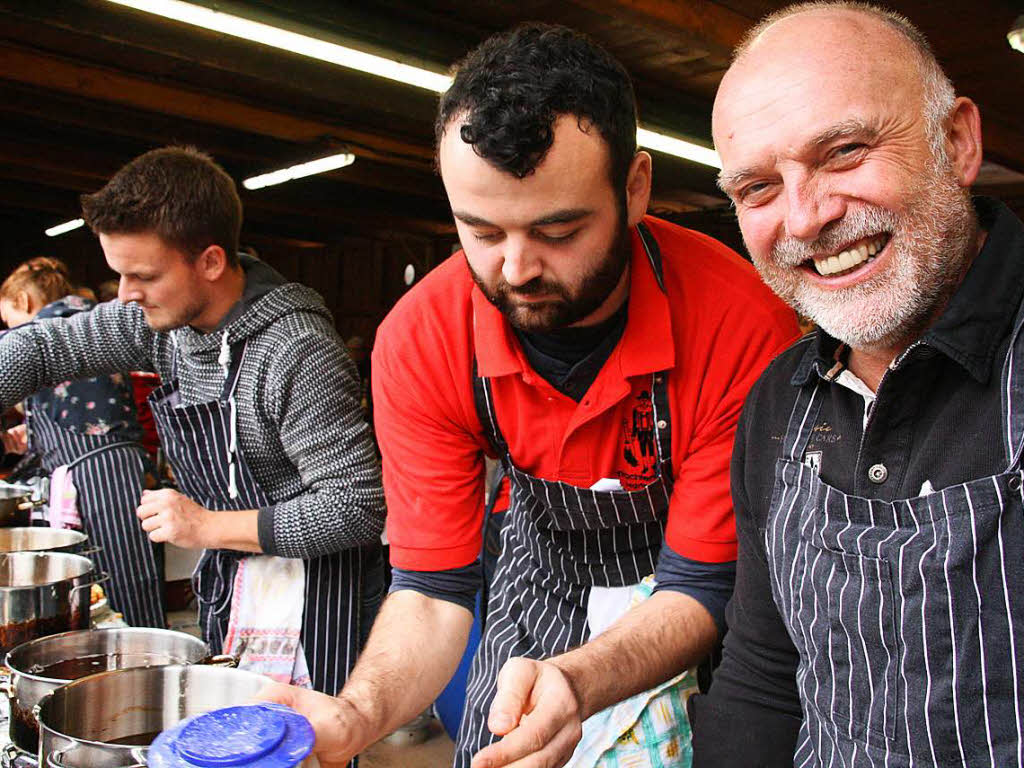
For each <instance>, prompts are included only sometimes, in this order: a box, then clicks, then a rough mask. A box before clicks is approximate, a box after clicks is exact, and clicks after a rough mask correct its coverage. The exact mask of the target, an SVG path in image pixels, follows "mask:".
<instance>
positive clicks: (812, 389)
mask: <svg viewBox="0 0 1024 768" xmlns="http://www.w3.org/2000/svg"><path fill="white" fill-rule="evenodd" d="M824 386H825V385H824V384H823V383H822V382H821V381H818V382H816V383H815V384H814V385H813V386H804V387H800V393H799V394H798V395H797V398H796V402H794V403H793V410H792V412H791V413H790V415H789V425H788V426H787V427H786V436H785V438H783V442H782V457H783V458H784V459H789V460H790V461H795V462H802V461H803V456H804V451H805V450H806V449H807V444H808V443H809V442H810V440H811V434H812V433H813V431H814V425H815V423H816V422H817V419H818V413H819V411H820V410H821V403H822V401H823V400H824V399H825V398H824V397H823V395H822V389H823V387H824Z"/></svg>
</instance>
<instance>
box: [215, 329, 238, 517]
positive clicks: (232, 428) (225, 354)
mask: <svg viewBox="0 0 1024 768" xmlns="http://www.w3.org/2000/svg"><path fill="white" fill-rule="evenodd" d="M217 364H218V365H219V366H220V367H221V368H222V369H223V371H224V381H225V383H226V382H227V380H228V376H230V375H231V345H230V344H228V332H227V330H226V329H225V331H224V334H223V335H222V336H221V337H220V354H219V355H218V356H217ZM228 412H229V414H230V415H229V417H228V420H229V437H228V496H230V497H231V498H232V499H237V498H238V480H237V470H236V469H235V454H236V453H237V451H238V409H237V407H236V406H235V391H234V387H232V388H231V392H230V393H229V394H228Z"/></svg>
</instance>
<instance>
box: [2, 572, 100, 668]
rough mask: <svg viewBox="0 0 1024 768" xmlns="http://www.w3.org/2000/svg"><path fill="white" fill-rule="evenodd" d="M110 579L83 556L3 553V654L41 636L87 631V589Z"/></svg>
mask: <svg viewBox="0 0 1024 768" xmlns="http://www.w3.org/2000/svg"><path fill="white" fill-rule="evenodd" d="M107 578H108V577H107V576H106V575H105V574H100V575H98V574H97V573H96V569H95V566H93V564H92V561H91V560H90V559H89V558H87V557H82V556H81V555H69V554H67V553H64V552H53V553H50V552H12V553H10V554H6V555H0V654H6V653H7V652H8V651H10V650H11V649H12V648H14V647H15V646H18V645H21V644H22V643H26V642H28V641H29V640H35V639H36V638H37V637H43V636H45V635H54V634H57V633H58V632H67V631H69V630H72V629H87V628H88V627H89V587H90V586H92V585H93V584H95V583H98V582H100V581H105V580H106V579H107Z"/></svg>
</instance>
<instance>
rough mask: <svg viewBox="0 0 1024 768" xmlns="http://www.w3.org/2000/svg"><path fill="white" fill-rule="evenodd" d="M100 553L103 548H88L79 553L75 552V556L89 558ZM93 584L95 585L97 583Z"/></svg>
mask: <svg viewBox="0 0 1024 768" xmlns="http://www.w3.org/2000/svg"><path fill="white" fill-rule="evenodd" d="M102 551H103V547H89V548H88V549H83V550H82V551H81V552H75V554H76V555H81V556H82V557H91V556H92V555H95V554H98V553H100V552H102ZM93 583H94V584H96V583H98V582H93Z"/></svg>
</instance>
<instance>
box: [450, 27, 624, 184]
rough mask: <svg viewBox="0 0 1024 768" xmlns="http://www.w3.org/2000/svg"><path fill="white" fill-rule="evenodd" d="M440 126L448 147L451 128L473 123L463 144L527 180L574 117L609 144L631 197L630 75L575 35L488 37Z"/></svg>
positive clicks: (459, 67)
mask: <svg viewBox="0 0 1024 768" xmlns="http://www.w3.org/2000/svg"><path fill="white" fill-rule="evenodd" d="M454 76H455V79H454V82H453V83H452V85H451V87H450V88H449V89H448V90H447V92H445V94H444V95H443V96H442V97H441V103H440V105H439V107H438V111H437V120H436V121H435V123H434V136H435V139H436V140H437V143H438V145H440V142H441V138H442V137H443V135H444V133H445V130H446V129H447V128H448V125H449V123H450V122H451V121H452V120H453V119H455V118H461V117H462V116H463V115H464V116H465V122H464V123H463V124H462V126H461V128H460V135H461V137H462V140H463V141H465V142H466V143H468V144H472V145H473V149H474V151H475V152H476V153H477V154H478V155H479V156H480V157H482V158H484V159H485V160H487V161H488V162H490V163H491V164H492V165H494V166H495V167H496V168H498V169H500V170H502V171H505V172H507V173H510V174H513V175H514V176H516V177H517V178H520V179H521V178H524V177H526V176H528V175H529V174H531V173H533V172H534V171H535V170H536V168H537V166H538V165H539V164H540V162H541V161H542V160H543V159H544V155H545V154H546V153H547V151H548V150H549V149H550V148H551V144H552V141H553V140H554V123H555V120H556V119H557V118H558V117H560V116H562V115H574V116H576V118H578V120H579V123H580V127H581V128H583V129H584V130H586V129H588V128H589V127H590V126H594V127H596V128H597V129H598V131H600V133H601V136H602V138H604V140H605V141H606V142H607V144H608V149H609V152H610V156H611V163H610V169H609V170H610V175H611V182H612V185H613V188H614V189H615V191H616V194H617V195H619V196H620V197H621V196H624V195H625V186H626V176H627V175H628V173H629V166H630V164H631V163H632V161H633V157H634V156H635V155H636V124H637V118H636V97H635V96H634V94H633V85H632V83H631V82H630V80H629V75H628V74H627V73H626V70H625V69H624V68H623V67H622V65H621V64H619V62H618V61H616V60H615V59H614V58H613V57H612V56H611V54H609V53H608V52H607V51H606V50H604V49H603V48H601V47H600V46H599V45H597V43H595V42H594V41H593V40H591V39H590V38H588V37H586V36H585V35H582V34H580V33H579V32H576V31H574V30H571V29H569V28H567V27H562V26H553V25H549V24H539V23H528V24H521V25H518V26H516V27H513V28H512V29H510V30H508V31H506V32H502V33H499V34H497V35H494V36H493V37H490V38H488V39H487V40H485V41H484V42H483V43H481V44H480V45H479V46H477V47H476V48H475V49H473V50H472V51H470V53H469V54H468V55H467V56H466V58H465V59H463V60H462V61H461V62H459V63H458V64H456V65H455V68H454Z"/></svg>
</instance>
